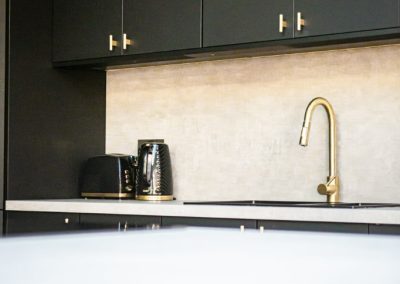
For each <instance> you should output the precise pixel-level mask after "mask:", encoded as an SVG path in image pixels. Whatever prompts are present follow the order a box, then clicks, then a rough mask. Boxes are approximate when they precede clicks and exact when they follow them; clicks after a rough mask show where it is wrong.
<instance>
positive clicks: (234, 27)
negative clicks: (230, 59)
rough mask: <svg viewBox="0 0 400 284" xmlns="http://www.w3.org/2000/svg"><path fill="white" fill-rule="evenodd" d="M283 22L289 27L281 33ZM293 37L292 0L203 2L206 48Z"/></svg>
mask: <svg viewBox="0 0 400 284" xmlns="http://www.w3.org/2000/svg"><path fill="white" fill-rule="evenodd" d="M280 15H282V16H280ZM280 17H282V19H280ZM281 20H282V21H286V24H287V27H286V28H284V27H283V26H282V29H281V30H280V28H279V26H280V21H281ZM292 37H293V0H235V1H232V0H204V1H203V45H204V46H218V45H229V44H239V43H248V42H257V41H267V40H276V39H285V38H292Z"/></svg>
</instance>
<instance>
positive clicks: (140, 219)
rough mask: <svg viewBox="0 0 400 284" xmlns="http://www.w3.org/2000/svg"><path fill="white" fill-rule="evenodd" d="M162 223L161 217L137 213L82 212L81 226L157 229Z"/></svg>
mask: <svg viewBox="0 0 400 284" xmlns="http://www.w3.org/2000/svg"><path fill="white" fill-rule="evenodd" d="M160 225H161V217H158V216H136V215H109V214H81V215H80V228H81V229H83V230H117V231H126V230H129V229H138V228H139V229H140V228H146V229H147V228H148V229H156V228H159V227H160Z"/></svg>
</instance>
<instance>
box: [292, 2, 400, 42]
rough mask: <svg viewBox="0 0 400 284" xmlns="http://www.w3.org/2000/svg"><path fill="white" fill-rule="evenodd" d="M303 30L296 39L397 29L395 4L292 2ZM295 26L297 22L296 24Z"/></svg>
mask: <svg viewBox="0 0 400 284" xmlns="http://www.w3.org/2000/svg"><path fill="white" fill-rule="evenodd" d="M294 3H295V4H294V7H295V9H294V13H295V18H296V20H297V13H299V12H300V13H301V16H302V18H303V19H304V20H305V26H304V27H303V28H302V30H301V31H298V30H297V28H296V32H295V35H296V37H303V36H316V35H325V34H335V33H346V32H355V31H364V30H374V29H383V28H391V27H397V26H399V1H398V0H380V1H376V0H351V1H348V0H295V1H294ZM296 24H297V21H296Z"/></svg>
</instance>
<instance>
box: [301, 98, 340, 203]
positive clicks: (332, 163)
mask: <svg viewBox="0 0 400 284" xmlns="http://www.w3.org/2000/svg"><path fill="white" fill-rule="evenodd" d="M320 105H321V106H323V107H324V109H325V110H326V112H327V114H328V120H329V176H328V184H329V180H333V179H336V178H337V167H336V143H337V141H336V122H335V112H334V111H333V107H332V105H331V104H330V103H329V102H328V101H327V100H326V99H324V98H321V97H318V98H315V99H313V100H312V101H311V102H310V103H309V104H308V106H307V109H306V112H305V115H304V122H303V128H302V131H301V136H300V145H301V146H307V145H308V139H309V135H310V126H311V119H312V115H313V113H314V110H315V108H316V107H317V106H320ZM328 184H327V185H328ZM332 186H335V189H332V190H330V191H326V193H325V194H326V195H327V196H328V202H338V201H339V195H338V194H339V185H338V184H336V183H333V184H332Z"/></svg>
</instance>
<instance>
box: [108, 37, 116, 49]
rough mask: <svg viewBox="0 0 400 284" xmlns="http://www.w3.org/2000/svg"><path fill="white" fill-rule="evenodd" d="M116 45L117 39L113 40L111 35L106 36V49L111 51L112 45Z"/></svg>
mask: <svg viewBox="0 0 400 284" xmlns="http://www.w3.org/2000/svg"><path fill="white" fill-rule="evenodd" d="M117 46H118V41H116V40H114V38H113V35H109V36H108V50H109V51H113V49H114V47H117Z"/></svg>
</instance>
